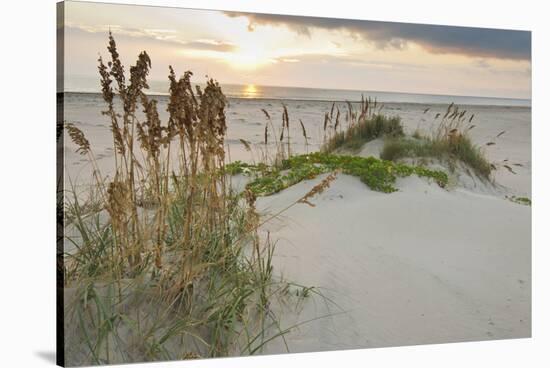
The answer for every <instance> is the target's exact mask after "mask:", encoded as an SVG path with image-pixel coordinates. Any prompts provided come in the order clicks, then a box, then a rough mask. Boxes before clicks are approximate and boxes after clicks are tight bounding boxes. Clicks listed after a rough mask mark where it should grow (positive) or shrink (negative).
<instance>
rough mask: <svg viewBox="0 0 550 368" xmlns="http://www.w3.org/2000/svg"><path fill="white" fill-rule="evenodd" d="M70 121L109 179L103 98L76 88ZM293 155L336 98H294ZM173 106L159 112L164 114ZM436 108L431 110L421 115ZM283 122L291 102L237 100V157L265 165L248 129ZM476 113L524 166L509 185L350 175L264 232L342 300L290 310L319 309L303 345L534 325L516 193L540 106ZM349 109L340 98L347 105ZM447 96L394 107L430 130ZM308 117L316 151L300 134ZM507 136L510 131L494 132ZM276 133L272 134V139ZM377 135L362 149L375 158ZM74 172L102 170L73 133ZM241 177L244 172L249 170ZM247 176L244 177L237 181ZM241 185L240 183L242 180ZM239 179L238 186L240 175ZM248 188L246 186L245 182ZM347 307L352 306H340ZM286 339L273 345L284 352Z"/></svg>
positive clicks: (295, 270) (477, 333)
mask: <svg viewBox="0 0 550 368" xmlns="http://www.w3.org/2000/svg"><path fill="white" fill-rule="evenodd" d="M66 102H67V104H66V106H65V107H66V110H65V112H66V120H67V121H70V122H73V123H75V124H77V126H79V127H80V128H81V129H83V130H84V132H85V133H86V135H87V136H88V138H89V139H90V141H91V143H92V146H93V148H94V151H95V153H96V157H97V159H98V165H99V166H100V168H101V170H102V172H103V173H104V175H109V173H110V170H111V169H112V148H111V146H112V138H111V133H110V131H109V128H108V122H107V121H106V118H105V117H104V116H102V115H101V114H100V110H101V108H102V107H103V103H102V101H101V99H100V98H99V97H97V96H96V97H94V96H80V95H75V96H69V98H68V99H67V101H66ZM286 103H287V106H288V108H289V113H290V118H291V130H292V132H291V133H292V137H293V144H292V149H293V151H294V152H295V153H300V152H304V151H305V150H306V149H307V150H309V151H310V152H311V151H315V150H317V149H318V147H319V144H320V143H321V140H322V134H321V131H322V123H323V115H324V113H325V112H326V111H329V110H330V106H331V104H330V103H324V102H316V101H306V102H301V101H287V102H286ZM165 107H166V101H160V103H159V110H160V111H159V112H160V113H161V118H162V119H163V120H164V121H165V120H166V112H165ZM427 107H430V111H429V112H428V113H427V114H424V113H423V111H424V110H425V109H426V108H427ZM261 108H266V109H267V110H268V111H269V112H270V114H272V116H273V120H274V124H275V125H276V126H279V124H280V112H281V105H280V101H265V100H261V101H260V100H251V101H248V100H240V101H239V100H237V101H233V102H232V103H231V105H230V107H229V109H228V121H229V127H228V139H227V141H226V142H227V144H228V147H229V149H230V153H231V158H232V159H233V160H236V159H240V160H245V161H252V160H254V158H253V157H250V154H249V153H247V152H246V151H245V150H244V148H243V147H242V144H241V143H240V142H239V138H243V139H246V140H249V141H250V142H251V143H252V144H253V145H257V146H262V143H261V142H262V140H263V129H264V124H265V117H264V116H263V113H262V112H261ZM466 108H467V109H468V111H469V112H471V113H475V114H476V117H475V119H474V123H475V124H476V128H474V129H473V130H471V135H472V139H473V140H474V142H476V143H477V144H480V145H484V144H485V143H486V142H489V141H495V142H496V143H497V144H496V145H493V146H486V148H485V149H486V154H487V156H488V157H489V159H490V160H491V161H495V162H497V161H501V160H504V159H509V160H510V161H511V162H515V163H521V164H522V165H523V167H517V168H516V171H517V175H513V174H511V173H509V172H508V171H506V170H504V169H500V170H498V171H497V172H496V174H495V179H496V181H497V183H498V187H497V188H496V189H495V190H493V189H491V188H487V187H485V186H479V185H477V184H478V183H477V182H476V181H472V182H471V183H469V180H470V179H469V178H468V177H466V176H462V177H461V178H460V179H459V180H458V182H457V184H456V185H455V186H454V187H452V188H450V189H449V190H444V189H441V188H439V187H438V186H437V185H435V184H429V183H428V182H427V181H425V180H423V179H418V178H416V177H410V178H406V179H401V180H400V181H399V182H398V188H399V189H400V190H399V192H397V193H392V194H383V193H378V192H374V191H371V190H370V189H369V188H368V187H366V186H365V185H364V184H363V183H361V182H360V181H359V180H358V179H356V178H353V177H349V176H345V175H340V176H339V178H338V179H337V180H336V181H335V182H333V183H332V185H331V187H330V188H329V189H328V190H327V191H326V192H325V193H323V194H322V195H320V196H318V197H316V198H314V199H313V200H312V202H314V203H315V204H316V207H315V208H311V207H309V206H307V205H303V204H301V205H297V206H294V207H292V208H291V209H290V210H288V211H286V212H285V213H284V214H283V215H282V216H281V217H280V218H279V219H278V220H276V221H272V222H270V223H269V224H268V225H267V226H265V228H264V229H263V230H264V231H267V230H269V231H270V232H271V238H272V239H277V240H278V243H277V250H276V257H275V260H274V262H275V273H276V274H277V275H279V274H282V275H283V276H284V277H285V278H286V279H287V280H289V281H294V282H296V283H300V284H304V285H306V286H317V287H319V288H320V290H321V291H322V292H323V293H324V295H325V296H326V297H327V298H330V299H331V300H333V301H334V302H336V303H337V304H338V307H336V306H335V305H332V304H330V302H326V301H323V300H322V299H320V298H318V297H310V298H308V299H307V300H306V303H305V304H304V305H302V306H301V308H300V309H299V310H295V309H292V308H290V307H289V306H287V307H280V306H279V307H277V306H275V305H274V307H275V308H282V309H281V310H280V312H281V315H282V317H283V321H282V324H283V328H284V327H288V326H292V325H294V324H296V323H298V322H301V321H305V320H309V319H314V318H319V317H322V316H325V315H327V314H335V313H340V314H337V315H334V316H332V317H328V318H320V319H317V320H315V321H313V322H310V323H307V324H304V325H302V326H301V327H300V328H299V329H294V330H293V331H292V332H291V333H289V334H288V335H287V336H286V338H287V342H288V345H289V348H290V350H291V351H293V352H303V351H321V350H334V349H345V348H362V347H380V346H395V345H405V344H422V343H443V342H452V341H470V340H484V339H497V338H511V337H527V336H530V333H531V276H530V275H531V269H530V267H531V266H530V259H531V208H530V207H527V206H523V205H519V204H515V203H512V202H510V201H508V200H507V199H505V198H504V197H505V195H520V196H528V197H530V196H531V122H530V120H531V109H530V108H511V107H490V106H469V107H466ZM344 109H345V107H344V106H342V110H344ZM445 110H446V106H444V105H422V104H388V105H387V106H386V108H385V112H386V113H387V114H390V115H394V114H395V115H400V116H401V117H402V121H403V124H404V126H405V129H406V130H407V132H408V133H411V132H412V131H414V130H415V129H417V128H420V129H421V130H424V131H430V128H432V126H433V125H434V120H433V118H434V116H435V114H436V113H438V112H440V113H441V112H443V113H444V111H445ZM298 119H302V120H303V122H304V124H305V126H306V129H307V131H308V135H309V136H310V139H309V143H310V146H309V147H307V148H306V147H305V146H304V144H303V140H302V138H301V131H300V127H299V124H298V123H297V120H298ZM502 131H505V132H506V133H505V134H503V135H502V136H501V137H500V138H498V139H497V138H495V137H496V135H498V134H499V133H500V132H502ZM270 139H273V138H270ZM380 148H381V142H380V141H376V142H371V145H370V146H367V147H364V148H363V150H362V152H361V155H363V156H368V155H376V154H377V153H378V152H379V150H380ZM65 149H66V152H65V155H66V159H67V160H66V163H65V167H66V169H67V173H66V174H67V175H66V177H67V176H70V177H71V178H72V179H73V181H76V182H86V180H89V178H90V165H89V163H87V162H86V160H85V158H83V157H82V156H80V155H77V154H75V153H74V152H73V151H74V149H75V147H74V145H73V144H72V143H71V142H69V141H66V147H65ZM240 179H242V178H240ZM235 180H237V179H235ZM320 180H322V177H319V178H317V179H315V180H312V181H308V182H302V183H299V184H297V185H295V186H293V187H291V188H289V189H287V190H285V191H284V192H282V193H279V194H277V195H273V196H270V197H266V198H261V199H259V201H258V208H259V209H260V210H262V212H263V213H264V214H266V215H267V214H268V213H274V212H276V211H277V209H279V208H283V207H285V206H287V205H288V204H290V203H292V202H293V201H295V200H296V199H298V198H300V197H301V196H302V195H304V194H305V193H306V192H307V191H308V190H309V189H311V187H312V186H313V185H315V184H316V183H317V182H319V181H320ZM241 181H242V180H241ZM234 184H236V185H237V183H234ZM242 184H243V183H242V182H241V185H242ZM342 312H345V313H342ZM284 351H285V349H284V346H283V344H282V342H281V341H280V340H274V341H273V342H272V343H270V345H269V346H268V348H267V350H266V351H265V352H266V353H270V352H271V353H278V352H284Z"/></svg>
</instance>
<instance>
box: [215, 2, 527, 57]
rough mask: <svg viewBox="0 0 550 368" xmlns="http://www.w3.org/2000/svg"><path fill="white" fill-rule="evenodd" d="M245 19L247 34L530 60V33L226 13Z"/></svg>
mask: <svg viewBox="0 0 550 368" xmlns="http://www.w3.org/2000/svg"><path fill="white" fill-rule="evenodd" d="M225 14H226V15H228V16H230V17H246V18H248V21H249V26H248V28H249V30H251V31H253V30H254V27H256V26H257V25H275V26H286V27H288V28H289V29H291V30H293V31H295V32H297V33H299V34H303V35H307V36H309V35H310V30H311V28H321V29H328V30H340V31H344V32H349V33H350V34H352V35H353V36H356V37H360V38H362V39H365V40H368V41H371V42H374V44H375V45H376V46H377V47H378V48H381V49H384V48H404V47H406V45H407V43H408V42H414V43H417V44H419V45H421V46H422V47H424V48H425V49H426V50H428V51H429V52H432V53H435V54H461V55H467V56H475V57H493V58H498V59H513V60H531V33H530V32H528V31H512V30H499V29H488V28H469V27H454V26H440V25H427V24H409V23H389V22H375V21H361V20H347V19H333V18H315V17H300V16H288V15H273V14H254V13H237V12H226V13H225Z"/></svg>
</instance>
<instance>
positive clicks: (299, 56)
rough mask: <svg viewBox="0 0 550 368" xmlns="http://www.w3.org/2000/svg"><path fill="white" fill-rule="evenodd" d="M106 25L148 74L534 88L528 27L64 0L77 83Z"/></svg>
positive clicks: (337, 84) (487, 90) (459, 91)
mask: <svg viewBox="0 0 550 368" xmlns="http://www.w3.org/2000/svg"><path fill="white" fill-rule="evenodd" d="M357 15H358V16H359V17H366V15H367V14H357ZM436 21H437V20H436V19H434V22H436ZM109 29H111V31H112V32H113V34H114V36H115V39H116V41H117V45H118V48H119V52H120V54H121V58H122V61H123V63H124V64H125V65H126V66H127V69H129V66H130V65H131V64H133V63H134V62H135V59H136V57H137V55H138V54H139V52H140V51H142V50H146V51H147V53H148V54H149V55H150V57H151V59H152V66H153V68H152V70H151V75H150V77H151V79H152V80H165V79H166V76H167V74H168V65H173V67H174V68H175V69H176V72H177V73H179V74H183V72H184V71H186V70H192V71H193V72H194V74H195V80H196V81H201V80H203V78H204V76H205V75H208V76H211V77H213V78H215V79H217V80H219V81H220V82H221V83H222V84H223V83H231V84H244V85H252V84H255V85H270V86H298V87H312V88H334V89H358V90H371V91H398V92H411V93H429V94H451V95H469V96H495V97H511V98H527V99H529V98H531V34H530V33H529V32H526V31H509V30H494V29H479V28H461V27H446V26H435V25H419V24H406V23H386V22H371V21H359V20H344V19H329V18H314V17H294V16H284V15H268V14H252V13H234V12H222V11H206V10H188V9H177V8H161V7H145V6H128V5H114V4H98V3H81V2H66V8H65V74H66V79H67V80H71V78H74V80H73V85H74V83H77V84H78V82H77V81H78V78H92V77H96V76H97V58H98V55H100V54H101V55H103V56H104V58H107V57H108V53H107V49H106V45H107V35H108V31H109ZM74 81H76V82H74Z"/></svg>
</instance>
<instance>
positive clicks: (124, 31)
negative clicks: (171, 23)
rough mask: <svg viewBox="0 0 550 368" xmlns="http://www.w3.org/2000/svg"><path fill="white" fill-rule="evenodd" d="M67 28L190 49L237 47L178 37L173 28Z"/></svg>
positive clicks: (222, 50) (222, 49)
mask: <svg viewBox="0 0 550 368" xmlns="http://www.w3.org/2000/svg"><path fill="white" fill-rule="evenodd" d="M67 28H72V29H76V30H79V31H83V32H87V33H103V34H105V35H107V33H108V32H109V31H111V32H113V34H114V35H115V37H116V36H117V35H123V36H128V37H134V38H145V39H148V40H155V41H161V42H164V43H169V44H172V45H176V46H183V47H185V48H186V49H190V50H210V51H219V52H231V51H234V50H236V49H237V46H236V45H234V44H233V43H230V42H224V41H218V40H213V39H198V40H182V39H179V38H178V34H177V31H176V30H173V29H140V28H130V27H121V26H119V25H99V26H85V25H78V24H68V25H67Z"/></svg>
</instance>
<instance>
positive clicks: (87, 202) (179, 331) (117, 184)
mask: <svg viewBox="0 0 550 368" xmlns="http://www.w3.org/2000/svg"><path fill="white" fill-rule="evenodd" d="M108 52H109V55H110V58H109V60H108V61H107V62H105V61H104V60H103V58H102V57H100V58H99V60H98V70H99V75H100V83H101V88H102V96H103V99H104V101H105V105H106V109H105V111H104V112H103V114H104V115H106V116H107V117H108V119H109V121H110V128H111V131H112V137H113V148H114V157H113V165H114V175H113V176H112V177H109V178H103V177H102V175H101V173H100V172H99V170H98V169H97V164H96V161H95V158H94V154H93V150H92V147H91V144H90V142H89V141H88V140H87V138H86V137H85V135H84V133H83V132H82V131H80V130H79V129H78V128H77V127H76V126H74V125H72V124H70V123H68V124H66V125H65V131H66V132H67V134H68V135H69V137H70V138H71V140H72V141H73V142H74V143H75V144H76V146H77V147H78V149H77V150H78V152H79V153H80V154H82V155H86V156H87V157H88V158H89V161H90V162H91V164H92V165H93V167H94V174H93V175H94V178H93V183H92V184H91V188H90V190H89V191H88V193H89V194H90V196H91V193H93V198H92V199H89V198H88V199H86V198H85V199H83V198H82V196H81V195H80V194H77V193H76V190H75V189H74V188H73V190H69V191H68V192H67V193H66V196H65V206H64V207H65V208H64V219H65V233H66V245H67V247H66V252H65V254H64V255H63V273H64V283H65V284H64V292H65V296H66V298H65V301H66V302H65V336H66V341H65V347H66V350H65V357H66V364H68V365H82V364H109V363H111V364H114V363H129V362H137V361H153V360H161V359H162V360H168V359H188V358H198V357H213V356H227V355H239V354H254V353H256V352H258V351H261V349H262V347H263V346H264V344H265V343H266V342H268V341H270V340H271V339H274V338H278V337H282V338H284V336H283V334H284V333H285V332H288V330H284V331H282V330H281V329H280V328H279V327H278V326H279V325H278V319H277V316H275V315H274V314H273V312H272V311H271V310H270V308H269V306H270V300H271V299H273V298H274V297H275V296H276V295H277V293H278V292H279V291H280V290H282V289H285V288H284V287H283V285H282V283H280V282H275V281H273V277H272V272H273V267H272V265H271V260H272V257H273V244H272V243H271V242H270V241H269V239H265V240H263V239H260V236H259V234H258V232H257V231H256V230H257V228H258V224H259V216H258V215H257V213H256V211H255V199H256V197H255V195H254V193H252V192H250V191H245V192H244V193H243V194H236V193H234V192H232V190H231V188H230V185H229V183H227V180H228V179H227V175H226V174H225V172H226V170H225V164H224V159H225V156H224V155H225V152H224V138H225V134H226V128H227V127H226V120H225V108H226V98H225V96H224V94H223V92H222V89H221V88H220V86H219V84H218V83H217V82H215V81H214V80H212V79H209V80H207V82H206V87H204V89H202V88H200V87H198V86H196V87H195V88H193V87H192V85H191V77H192V73H191V72H189V71H188V72H185V73H184V75H183V76H182V77H180V78H178V77H177V76H176V73H175V71H174V69H173V68H172V67H170V68H169V75H168V79H169V82H170V88H169V103H168V114H169V117H168V121H167V122H164V123H163V122H161V120H160V118H159V114H158V110H157V101H156V100H155V99H153V98H151V97H149V96H148V95H147V94H146V93H145V91H146V90H147V89H148V83H147V76H148V74H149V70H150V68H151V59H150V58H149V55H148V54H147V53H146V52H145V51H144V52H142V53H140V54H139V56H138V58H137V61H136V64H135V65H134V66H131V67H130V68H129V71H127V70H125V68H124V66H123V65H122V63H121V61H120V57H119V53H118V50H117V46H116V43H115V40H114V38H113V36H112V35H111V34H109V44H108ZM286 121H287V122H286V128H287V130H288V120H287V119H286ZM281 141H282V139H281ZM70 248H72V250H69V249H70ZM286 287H288V285H287V286H286Z"/></svg>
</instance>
